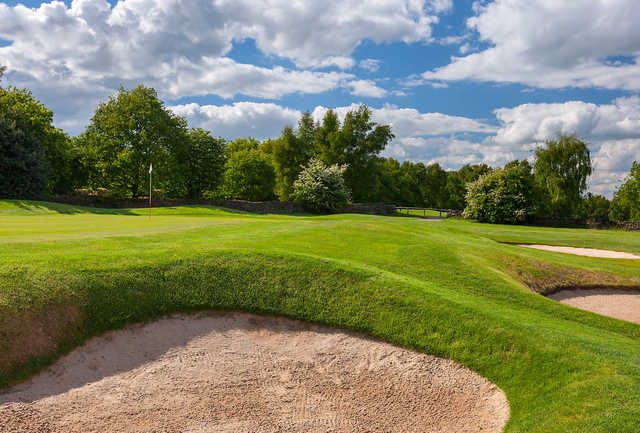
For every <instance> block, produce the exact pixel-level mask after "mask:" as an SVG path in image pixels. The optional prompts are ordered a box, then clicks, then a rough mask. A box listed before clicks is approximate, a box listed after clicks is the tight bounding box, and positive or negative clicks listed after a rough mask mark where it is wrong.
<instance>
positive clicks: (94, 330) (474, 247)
mask: <svg viewBox="0 0 640 433" xmlns="http://www.w3.org/2000/svg"><path fill="white" fill-rule="evenodd" d="M501 242H535V243H548V244H555V245H560V244H561V245H572V246H581V247H582V246H587V247H595V248H607V249H613V250H620V251H630V252H636V253H638V252H640V233H629V232H622V231H593V230H577V229H551V228H535V227H517V226H497V225H485V224H478V223H472V222H467V221H463V220H457V219H450V220H444V221H429V220H422V219H419V218H400V217H380V216H369V215H332V216H282V215H266V216H261V215H253V214H247V213H242V212H235V211H228V210H224V209H217V208H210V207H202V206H196V207H178V208H161V209H153V210H152V217H151V219H149V217H148V210H146V209H140V210H105V209H87V208H79V207H71V206H64V205H54V204H48V203H41V202H38V203H36V202H9V201H5V202H0V387H6V386H8V385H9V384H10V383H13V382H15V381H17V380H20V379H22V378H24V377H27V376H28V375H30V374H33V373H34V372H36V371H38V370H39V369H41V368H42V367H43V366H45V365H48V364H49V363H51V362H53V361H54V360H55V359H56V358H57V357H58V356H60V354H62V353H64V352H66V351H68V350H70V349H71V348H72V347H75V346H77V345H79V344H81V343H82V342H83V341H85V340H86V339H87V338H88V337H90V336H92V335H96V334H99V333H101V332H104V331H105V330H108V329H116V328H120V327H123V326H125V325H127V324H128V323H133V322H139V321H145V320H151V319H153V318H157V317H160V316H162V315H165V314H170V313H173V312H176V311H196V310H203V309H226V310H241V311H250V312H256V313H261V314H273V315H284V316H288V317H292V318H296V319H302V320H307V321H313V322H318V323H323V324H327V325H331V326H336V327H340V328H347V329H352V330H356V331H361V332H364V333H367V334H369V335H372V336H375V337H379V338H382V339H384V340H387V341H390V342H393V343H396V344H400V345H403V346H406V347H409V348H413V349H416V350H419V351H421V352H425V353H430V354H434V355H438V356H443V357H447V358H451V359H454V360H456V361H458V362H460V363H462V364H464V365H466V366H468V367H470V368H472V369H473V370H475V371H476V372H478V373H479V374H481V375H483V376H485V377H487V378H488V379H489V380H491V381H493V382H494V383H495V384H497V385H498V386H499V387H500V388H501V389H502V390H504V391H505V393H506V395H507V398H508V399H509V404H510V409H511V418H510V420H509V423H508V425H507V427H506V431H508V432H607V433H608V432H638V431H640V421H639V420H640V326H638V325H635V324H632V323H628V322H623V321H620V320H616V319H612V318H608V317H603V316H598V315H596V314H593V313H589V312H586V311H581V310H577V309H574V308H571V307H568V306H565V305H562V304H560V303H557V302H555V301H553V300H550V299H547V298H545V297H543V296H540V295H538V294H536V293H534V292H533V291H532V290H530V289H529V288H527V287H525V285H524V284H523V282H526V283H527V284H529V285H531V286H534V285H536V284H538V283H539V284H540V287H542V288H543V289H545V290H546V289H549V288H553V286H554V284H559V285H562V284H575V283H576V282H582V283H584V284H587V285H588V284H599V283H603V282H604V283H610V284H612V285H620V286H633V287H636V288H637V287H638V286H640V261H633V260H617V259H598V258H588V257H579V256H571V255H566V254H560V253H551V252H546V251H538V250H531V249H527V248H522V247H517V246H513V245H508V244H504V243H501Z"/></svg>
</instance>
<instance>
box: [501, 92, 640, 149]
mask: <svg viewBox="0 0 640 433" xmlns="http://www.w3.org/2000/svg"><path fill="white" fill-rule="evenodd" d="M495 113H496V117H497V119H498V120H499V121H500V123H501V124H502V126H501V128H500V130H499V131H498V133H497V134H496V142H497V143H500V144H514V143H527V142H535V141H537V142H541V141H544V140H547V139H552V138H554V137H555V136H556V135H558V134H572V133H576V134H578V136H580V137H584V138H585V139H598V140H602V139H620V138H633V137H635V138H640V97H638V96H632V97H626V98H618V99H616V100H614V101H613V103H612V104H604V105H596V104H591V103H586V102H582V101H569V102H564V103H557V104H524V105H519V106H517V107H515V108H500V109H498V110H495Z"/></svg>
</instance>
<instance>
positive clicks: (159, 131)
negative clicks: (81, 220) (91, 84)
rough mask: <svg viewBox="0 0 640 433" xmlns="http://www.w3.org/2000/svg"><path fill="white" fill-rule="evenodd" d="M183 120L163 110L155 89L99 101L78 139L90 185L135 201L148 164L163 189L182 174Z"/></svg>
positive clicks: (122, 91)
mask: <svg viewBox="0 0 640 433" xmlns="http://www.w3.org/2000/svg"><path fill="white" fill-rule="evenodd" d="M187 140H188V137H187V125H186V121H185V120H184V119H183V118H182V117H179V116H177V115H175V114H174V113H173V112H172V111H171V110H169V109H167V108H166V107H165V106H164V103H163V102H162V101H160V99H158V96H157V94H156V91H155V90H154V89H152V88H149V87H144V86H138V87H136V88H135V89H132V90H125V89H124V88H120V90H119V91H118V93H117V94H116V95H114V96H112V97H111V98H109V100H108V101H107V102H104V103H101V104H100V105H99V106H98V108H97V109H96V112H95V114H94V115H93V117H92V118H91V122H90V124H89V126H88V127H87V129H86V131H85V132H84V133H83V134H82V135H81V137H79V143H80V144H81V145H82V146H83V147H84V150H85V158H87V160H88V162H89V164H93V166H94V167H95V173H94V175H93V176H92V177H91V178H90V183H91V184H92V186H95V187H100V186H101V187H106V188H108V189H110V190H112V191H114V192H116V193H118V194H124V195H130V196H132V197H137V196H139V195H140V194H143V193H144V192H145V191H146V185H147V182H148V180H147V179H148V169H149V164H151V163H152V164H153V174H154V178H155V179H156V184H157V185H158V186H159V187H161V188H166V187H167V186H168V185H170V183H171V182H176V180H175V179H172V176H180V173H179V171H178V170H177V167H178V166H179V165H178V163H179V161H178V160H177V159H176V157H177V156H178V155H181V154H183V153H184V150H183V149H181V147H183V146H185V145H186V143H187Z"/></svg>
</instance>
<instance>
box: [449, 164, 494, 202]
mask: <svg viewBox="0 0 640 433" xmlns="http://www.w3.org/2000/svg"><path fill="white" fill-rule="evenodd" d="M490 171H491V167H489V166H488V165H486V164H474V165H470V164H466V165H463V166H462V167H461V168H460V169H459V170H458V171H450V172H447V185H446V186H445V189H446V196H447V202H446V204H445V207H446V208H448V209H464V208H465V207H466V205H467V203H466V199H465V195H466V192H467V184H468V183H470V182H474V181H476V180H477V179H478V178H479V177H480V176H482V175H483V174H487V173H489V172H490Z"/></svg>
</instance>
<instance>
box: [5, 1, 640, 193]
mask: <svg viewBox="0 0 640 433" xmlns="http://www.w3.org/2000/svg"><path fill="white" fill-rule="evenodd" d="M19 3H21V5H19ZM638 22H640V2H637V1H636V0H574V1H571V2H561V1H555V0H491V1H489V0H486V1H471V0H378V1H375V2H373V1H372V2H367V1H363V0H341V1H325V2H318V1H313V0H308V1H304V0H298V1H293V0H261V1H257V0H233V1H231V0H182V1H177V0H120V1H110V2H107V1H106V0H75V1H73V2H71V1H66V2H38V1H26V0H25V1H22V2H15V1H5V2H0V64H4V65H7V66H8V72H7V74H6V76H5V79H4V80H3V84H4V85H7V84H10V85H15V86H18V87H28V88H30V89H32V91H33V93H34V95H35V96H36V97H37V98H39V99H40V100H41V101H42V102H43V103H45V104H46V105H47V106H49V107H50V108H52V109H53V110H54V112H55V123H56V124H57V125H58V126H60V127H62V128H63V129H65V130H66V131H67V132H68V133H70V134H72V135H75V134H77V133H79V132H81V131H82V130H83V129H84V127H85V126H86V124H87V122H88V120H89V119H90V117H91V114H92V113H93V111H94V110H95V107H96V105H97V104H98V103H99V102H100V101H103V100H105V99H106V98H108V97H109V95H111V94H113V93H114V92H115V91H116V89H117V88H118V87H119V86H120V85H124V86H125V87H133V86H135V85H137V84H145V85H147V86H153V87H154V88H156V90H157V91H158V93H159V95H160V96H161V97H162V98H163V100H164V101H165V102H166V104H167V106H169V107H170V108H171V109H173V110H174V111H176V112H177V113H179V114H181V115H183V116H185V117H186V118H187V119H188V120H189V123H190V125H191V126H201V127H204V128H206V129H210V130H211V131H212V133H213V134H214V135H221V136H224V137H226V138H235V137H241V136H248V135H251V136H255V137H258V138H267V137H272V136H275V135H278V133H279V131H280V130H281V129H282V127H283V126H285V125H287V124H295V123H296V121H297V119H298V118H299V116H300V113H301V112H302V111H305V110H309V111H312V112H313V113H314V116H315V117H317V118H319V117H321V116H322V114H323V113H324V112H325V111H326V109H327V108H336V109H337V110H338V112H339V113H343V114H344V113H345V112H346V111H348V110H349V109H351V108H352V107H354V106H355V105H357V104H360V103H365V104H367V105H368V106H370V107H371V108H372V109H373V113H374V118H375V120H376V121H378V122H381V123H389V124H391V125H392V128H393V131H394V133H395V134H396V139H395V140H394V142H393V143H392V144H391V146H389V148H388V149H387V150H386V151H385V155H388V156H394V157H396V158H398V159H400V160H405V159H408V160H413V161H423V162H425V163H434V162H438V163H440V164H441V165H442V166H444V167H445V168H447V169H456V168H458V167H460V166H461V165H462V164H465V163H478V162H486V163H488V164H490V165H494V166H498V165H502V164H504V163H506V162H508V161H509V160H511V159H515V158H519V159H522V158H527V157H530V156H531V154H532V151H533V149H534V148H535V146H537V145H539V144H540V143H541V142H543V141H544V140H546V139H548V138H553V137H554V136H556V135H557V134H559V133H573V132H575V133H577V134H578V135H579V136H580V137H581V138H582V139H584V140H585V141H587V142H588V143H589V146H590V149H591V151H592V157H593V159H594V166H595V168H596V171H595V172H594V175H593V177H592V179H591V189H592V190H593V191H594V192H598V193H602V194H605V195H607V196H611V194H612V193H613V191H614V190H615V188H616V186H617V185H618V184H619V183H620V180H621V179H622V178H623V177H624V176H625V174H626V173H628V171H629V168H630V166H631V162H632V161H633V160H640V97H639V96H638V93H639V92H640V67H639V66H638V62H637V60H638V56H640V29H639V27H640V26H637V23H638Z"/></svg>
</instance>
